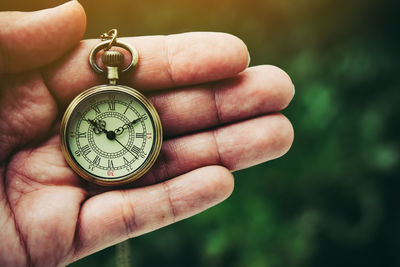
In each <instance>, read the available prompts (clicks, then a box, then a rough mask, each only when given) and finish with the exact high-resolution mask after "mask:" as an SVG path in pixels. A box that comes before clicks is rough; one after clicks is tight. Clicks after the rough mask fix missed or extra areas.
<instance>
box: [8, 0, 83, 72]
mask: <svg viewBox="0 0 400 267" xmlns="http://www.w3.org/2000/svg"><path fill="white" fill-rule="evenodd" d="M85 29H86V15H85V11H84V9H83V7H82V6H81V5H80V4H79V3H78V1H70V2H67V3H65V4H63V5H60V6H57V7H55V8H50V9H44V10H40V11H35V12H0V73H13V72H20V71H25V70H30V69H33V68H37V67H41V66H43V65H46V64H48V63H50V62H52V61H54V60H56V59H57V58H59V57H60V56H62V55H63V54H65V53H66V52H67V51H68V50H69V49H71V48H72V47H74V46H75V45H77V43H78V42H79V41H80V39H81V38H82V36H83V34H84V32H85Z"/></svg>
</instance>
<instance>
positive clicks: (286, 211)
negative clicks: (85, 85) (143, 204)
mask: <svg viewBox="0 0 400 267" xmlns="http://www.w3.org/2000/svg"><path fill="white" fill-rule="evenodd" d="M80 2H81V3H82V5H83V6H84V7H85V9H86V12H87V16H88V27H87V32H86V36H85V37H86V38H98V36H99V34H100V33H102V32H104V31H105V30H108V29H111V28H118V29H119V35H120V36H135V35H154V34H170V33H179V32H185V31H223V32H229V33H232V34H234V35H236V36H238V37H240V38H241V39H243V40H244V41H245V42H246V43H247V45H248V48H249V51H250V53H251V58H252V62H251V65H253V66H254V65H259V64H273V65H277V66H279V67H281V68H283V69H284V70H286V71H287V72H288V73H289V74H290V75H291V77H292V79H293V82H294V84H295V85H296V96H295V98H294V100H293V102H292V104H291V106H290V107H289V108H287V109H286V110H285V111H284V114H285V115H286V116H288V117H289V119H290V120H291V121H292V123H293V125H294V128H295V133H296V137H295V141H294V144H293V147H292V149H291V151H290V152H289V153H288V154H287V155H286V156H284V157H283V158H281V159H278V160H274V161H272V162H267V163H264V164H261V165H259V166H256V167H253V168H250V169H247V170H243V171H240V172H236V173H235V178H236V179H235V181H236V182H235V183H236V185H235V192H234V193H233V195H232V196H231V197H230V198H229V199H228V200H227V201H225V202H223V203H222V204H220V205H218V206H217V207H214V208H212V209H210V210H208V211H206V212H203V213H202V214H200V215H197V216H195V217H193V218H190V219H187V220H185V221H182V222H179V223H176V224H174V225H172V226H168V227H166V228H164V229H161V230H158V231H156V232H153V233H150V234H147V235H144V236H141V237H138V238H134V239H132V240H130V241H129V245H130V253H131V255H130V256H131V264H132V266H210V267H212V266H251V267H253V266H254V267H258V266H265V267H275V266H276V267H278V266H279V267H280V266H285V267H286V266H289V267H290V266H312V267H313V266H315V267H317V266H318V267H320V266H327V267H329V266H400V228H399V227H400V210H399V207H398V206H399V203H400V195H399V194H398V191H399V189H400V168H399V160H400V154H399V153H400V150H399V147H400V146H399V140H400V139H399V138H398V137H399V130H400V127H399V119H398V117H399V115H400V114H399V113H400V108H399V107H398V106H399V105H400V85H399V78H398V77H399V75H398V72H399V71H398V59H399V54H398V49H399V26H400V23H399V21H400V20H399V15H398V12H399V10H400V4H399V3H400V1H396V0H393V1H390V0H381V1H372V0H363V1H361V0H297V1H293V0H276V1H272V0H246V1H245V0H218V1H215V0H214V1H211V0H203V1H178V0H163V1H162V0H156V1H143V0H142V1H132V0H116V1H110V0H108V1H105V0H96V1H94V0H92V1H89V0H82V1H80ZM59 3H61V1H44V0H40V1H28V0H25V1H18V0H1V2H0V10H25V11H29V10H36V9H41V8H45V7H52V6H55V5H57V4H59ZM116 261H117V259H116V250H115V248H109V249H106V250H104V251H101V252H99V253H97V254H95V255H93V256H90V257H88V258H85V259H83V260H81V261H78V262H77V263H75V264H73V265H72V266H74V267H79V266H113V265H115V264H116Z"/></svg>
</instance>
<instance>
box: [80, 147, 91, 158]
mask: <svg viewBox="0 0 400 267" xmlns="http://www.w3.org/2000/svg"><path fill="white" fill-rule="evenodd" d="M81 151H82V154H83V155H84V156H86V155H87V154H89V153H90V152H92V149H90V147H89V145H85V146H83V147H82V148H81Z"/></svg>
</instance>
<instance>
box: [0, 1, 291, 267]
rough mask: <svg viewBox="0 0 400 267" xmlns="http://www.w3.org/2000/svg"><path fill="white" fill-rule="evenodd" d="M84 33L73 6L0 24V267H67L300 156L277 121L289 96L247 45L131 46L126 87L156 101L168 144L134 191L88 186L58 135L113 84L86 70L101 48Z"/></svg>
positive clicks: (193, 37) (203, 37) (173, 39)
mask: <svg viewBox="0 0 400 267" xmlns="http://www.w3.org/2000/svg"><path fill="white" fill-rule="evenodd" d="M85 27H86V17H85V12H84V10H83V8H82V6H81V5H80V4H79V3H78V2H76V1H72V2H68V3H66V4H64V5H62V6H59V7H56V8H52V9H47V10H42V11H37V12H28V13H22V12H0V73H1V87H0V175H1V181H2V183H0V211H1V213H0V226H1V231H0V240H1V243H0V266H26V265H28V266H35V265H37V266H62V265H66V264H68V263H71V262H73V261H76V260H78V259H80V258H82V257H85V256H87V255H90V254H92V253H94V252H96V251H99V250H101V249H103V248H106V247H108V246H111V245H114V244H116V243H119V242H122V241H124V240H126V239H128V238H132V237H135V236H139V235H142V234H144V233H147V232H151V231H154V230H156V229H158V228H160V227H163V226H166V225H168V224H171V223H174V222H176V221H179V220H182V219H185V218H187V217H190V216H193V215H195V214H197V213H199V212H201V211H203V210H205V209H207V208H209V207H211V206H213V205H215V204H217V203H219V202H221V201H223V200H224V199H226V198H227V197H228V196H229V195H230V194H231V193H232V190H233V187H234V180H233V176H232V173H231V172H232V171H235V170H239V169H243V168H248V167H250V166H253V165H256V164H259V163H262V162H265V161H268V160H271V159H274V158H277V157H280V156H282V155H283V154H284V153H286V152H287V151H288V149H289V148H290V146H291V144H292V141H293V129H292V126H291V124H290V122H289V121H288V120H287V119H286V118H285V117H284V116H283V115H281V114H280V113H278V111H280V110H282V109H284V108H285V107H286V106H287V105H288V104H289V102H290V101H291V99H292V97H293V94H294V87H293V84H292V82H291V80H290V78H289V76H288V75H287V74H286V73H285V72H283V71H282V70H280V69H278V68H276V67H273V66H255V67H251V68H248V62H249V55H248V52H247V48H246V46H245V44H244V43H243V42H242V41H241V40H240V39H238V38H236V37H234V36H231V35H228V34H223V33H186V34H178V35H170V36H149V37H135V38H126V39H123V40H125V41H126V42H129V43H131V44H132V45H133V46H135V47H136V49H137V50H138V52H139V56H140V59H139V64H138V66H137V67H136V69H135V71H134V72H132V73H130V74H129V75H127V77H125V78H123V80H122V81H121V84H127V85H128V86H131V87H134V88H137V89H139V90H141V91H142V92H144V93H145V94H148V95H150V97H149V99H150V100H151V101H152V103H153V104H154V105H155V107H156V109H157V110H158V112H159V115H160V117H161V121H162V124H163V129H164V133H165V137H164V138H165V140H164V143H163V146H162V150H161V153H160V156H159V158H158V160H157V162H156V164H155V165H154V166H153V167H152V169H151V170H150V171H149V172H148V173H147V174H146V175H145V176H144V177H142V178H141V179H139V180H137V181H135V182H134V183H133V184H132V185H130V186H129V187H127V188H118V189H114V190H110V189H108V190H106V189H103V188H99V187H96V186H94V185H91V184H88V183H86V182H85V181H83V180H82V179H81V178H80V177H78V176H77V175H76V174H75V173H74V172H73V171H72V170H71V169H70V168H69V167H68V165H67V164H66V162H65V159H64V157H63V155H62V153H61V149H60V141H59V135H58V129H59V122H60V117H61V116H62V114H63V111H64V110H65V108H66V106H67V105H68V103H69V102H70V101H71V100H72V99H73V98H74V96H76V95H77V94H78V93H80V92H82V91H83V90H85V89H87V88H90V87H92V86H95V85H99V84H103V83H105V81H104V79H102V78H101V77H99V76H98V75H96V74H95V73H94V72H93V71H92V70H91V69H90V67H89V66H88V64H87V58H88V54H89V51H90V49H91V48H92V47H93V46H94V45H95V44H96V43H98V40H85V41H80V40H81V38H82V36H83V33H84V31H85ZM105 30H107V29H105ZM163 89H168V90H164V91H163ZM154 92H156V93H154Z"/></svg>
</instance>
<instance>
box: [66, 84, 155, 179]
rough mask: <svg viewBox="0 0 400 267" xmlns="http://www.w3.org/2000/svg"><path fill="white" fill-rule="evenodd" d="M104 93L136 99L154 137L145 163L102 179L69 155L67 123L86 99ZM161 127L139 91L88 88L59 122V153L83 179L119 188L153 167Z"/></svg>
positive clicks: (73, 101) (121, 88)
mask: <svg viewBox="0 0 400 267" xmlns="http://www.w3.org/2000/svg"><path fill="white" fill-rule="evenodd" d="M106 91H110V92H112V91H114V92H122V93H126V94H128V95H130V96H132V97H134V98H136V99H137V100H138V101H139V102H140V103H141V104H142V105H143V106H144V107H145V108H146V109H147V110H148V111H149V114H150V116H151V119H152V120H153V125H154V136H153V139H154V140H153V147H152V149H151V152H150V155H149V156H148V157H147V159H146V161H145V162H144V163H143V164H142V165H141V166H140V167H139V168H138V169H136V170H134V171H133V172H131V173H129V174H128V175H125V176H121V177H119V178H102V177H99V176H96V175H93V174H91V173H90V172H88V171H87V170H85V169H84V168H83V167H82V166H80V164H78V163H77V162H76V160H75V159H74V157H73V156H72V155H71V151H70V149H69V147H68V140H67V139H68V123H69V121H70V119H71V115H72V114H73V112H74V110H75V108H77V107H78V105H79V104H80V103H82V102H83V101H84V100H86V99H87V98H89V97H91V96H93V95H96V94H98V93H104V92H106ZM162 134H163V132H162V126H161V120H160V117H159V115H158V113H157V111H156V109H155V107H154V106H153V104H152V103H151V102H150V101H149V100H148V99H147V98H146V97H145V96H144V95H143V94H142V93H140V92H139V91H137V90H136V89H133V88H131V87H128V86H124V85H109V84H105V85H98V86H95V87H92V88H89V89H87V90H85V91H83V92H82V93H80V94H79V95H77V96H76V97H75V98H74V99H73V100H72V101H71V103H70V104H69V106H68V107H67V109H66V111H65V113H64V116H63V118H62V120H61V126H60V139H61V151H62V153H63V155H64V157H65V159H66V161H67V163H68V165H69V166H70V167H71V168H72V169H73V170H74V171H75V172H76V173H77V174H78V175H79V176H80V177H82V178H83V179H85V180H87V181H89V182H91V183H94V184H97V185H102V186H121V185H125V184H129V183H131V182H133V181H135V180H137V179H139V178H140V177H142V176H143V175H144V174H145V173H146V172H147V171H149V169H150V168H151V167H152V166H153V165H154V163H155V161H156V160H157V157H158V155H159V153H160V151H161V146H162Z"/></svg>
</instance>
